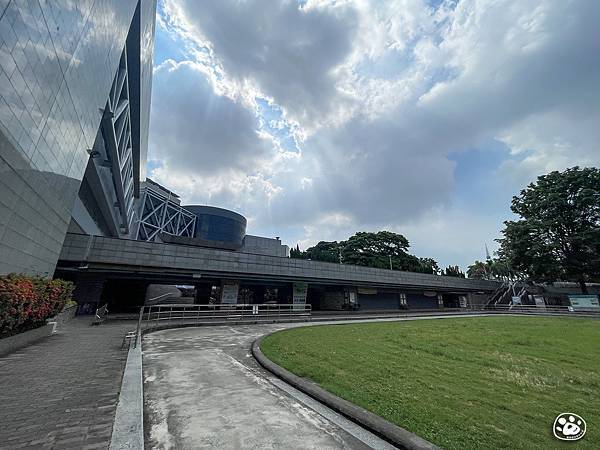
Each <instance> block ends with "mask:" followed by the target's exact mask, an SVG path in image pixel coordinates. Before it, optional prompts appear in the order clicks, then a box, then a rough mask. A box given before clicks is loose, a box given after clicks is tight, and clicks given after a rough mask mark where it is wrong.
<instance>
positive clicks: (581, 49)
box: [150, 0, 600, 263]
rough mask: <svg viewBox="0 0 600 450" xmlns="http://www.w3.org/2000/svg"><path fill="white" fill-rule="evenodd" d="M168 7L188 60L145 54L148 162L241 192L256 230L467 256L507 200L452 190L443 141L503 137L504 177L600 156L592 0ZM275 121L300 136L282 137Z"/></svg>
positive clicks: (263, 0)
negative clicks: (150, 70)
mask: <svg viewBox="0 0 600 450" xmlns="http://www.w3.org/2000/svg"><path fill="white" fill-rule="evenodd" d="M164 10H165V11H166V15H167V16H166V17H165V20H164V24H165V26H166V27H167V28H169V27H170V28H171V31H170V32H174V33H177V34H178V35H179V36H180V37H181V38H182V39H184V40H186V41H187V42H189V46H190V49H191V51H190V52H189V55H190V59H191V60H190V61H186V62H183V63H179V64H175V63H172V62H168V63H165V64H164V65H163V66H161V67H159V68H157V69H156V73H155V81H154V86H155V91H154V97H153V119H152V130H153V131H152V141H151V142H152V146H151V154H150V156H151V157H152V158H153V159H157V160H159V161H161V163H162V165H161V166H160V167H159V168H158V169H156V170H154V173H153V176H155V177H157V178H160V179H159V181H161V182H164V183H165V184H167V185H168V186H170V187H172V188H173V189H174V190H179V191H180V192H181V193H182V195H183V197H184V199H185V200H186V201H194V202H210V203H213V204H218V205H219V206H224V207H230V208H235V209H238V210H240V211H241V212H243V213H244V214H246V215H247V216H248V217H249V218H250V219H251V224H252V226H253V227H254V228H253V229H252V232H254V233H260V230H263V229H271V227H278V228H279V229H280V230H281V235H282V236H283V237H284V239H285V237H286V229H289V230H294V231H290V232H289V234H288V238H289V239H290V240H295V241H300V242H302V243H309V242H315V241H318V240H321V239H343V238H346V237H347V236H348V234H352V233H353V232H354V231H358V230H361V229H377V228H380V227H388V228H393V229H395V230H401V231H404V232H405V234H406V235H407V237H408V238H409V240H411V241H413V242H414V243H415V249H418V250H421V249H422V251H423V252H427V254H429V255H431V256H436V255H442V256H440V258H446V257H448V258H456V259H457V262H462V261H464V260H465V259H468V258H471V259H473V258H475V257H478V258H479V257H480V256H481V255H480V251H479V249H480V247H481V246H482V245H483V244H482V243H481V242H483V241H487V242H488V243H490V242H492V240H493V239H494V238H495V237H497V232H498V229H499V228H500V227H501V222H502V220H503V219H504V218H505V217H506V215H507V210H508V205H505V207H504V208H500V209H499V210H498V213H497V214H495V215H493V214H492V215H490V214H488V213H483V212H481V211H479V210H478V205H476V204H470V205H467V206H466V207H465V206H460V207H459V206H457V205H459V204H461V205H463V203H461V201H460V200H461V199H460V198H457V195H458V194H457V191H456V187H457V185H459V184H460V185H464V184H465V183H468V176H467V177H463V178H461V179H456V176H455V168H456V164H455V163H454V162H453V161H451V160H450V159H449V158H448V156H449V155H450V154H452V153H454V152H460V151H464V150H467V149H470V148H475V147H478V148H480V147H481V146H484V145H485V144H486V143H488V142H490V141H492V140H494V139H496V140H499V141H501V142H503V143H505V144H506V145H507V146H508V147H509V148H510V149H511V151H512V153H513V156H514V157H513V158H512V159H510V160H508V159H507V160H506V161H504V162H503V163H500V164H499V166H498V167H497V168H496V170H495V171H490V174H489V176H496V177H499V178H502V179H506V180H507V181H506V183H504V184H502V183H499V184H498V186H503V189H505V190H509V191H510V192H516V191H518V190H519V189H520V188H521V187H522V186H523V185H524V184H526V183H527V182H529V181H531V179H532V178H533V177H535V176H537V175H539V174H541V173H543V172H545V171H548V170H552V169H557V168H558V169H562V168H564V167H567V166H570V165H575V164H579V165H593V164H598V163H599V162H600V161H599V159H600V157H599V155H600V151H599V150H598V144H597V143H598V142H599V141H600V129H599V128H598V126H597V124H598V123H600V122H599V119H600V112H599V111H600V108H599V106H600V89H598V88H597V84H598V80H599V79H600V59H599V58H598V57H597V55H598V54H599V53H600V48H599V47H598V42H600V28H598V27H597V23H598V21H599V19H600V3H599V2H595V1H586V0H580V1H575V0H574V1H568V2H567V1H564V2H557V1H554V0H539V1H533V0H523V1H520V2H514V1H508V0H506V1H491V0H489V1H488V0H463V1H460V2H458V3H456V2H453V1H446V2H444V3H443V4H442V5H441V6H439V7H438V8H433V7H432V6H430V5H429V4H428V3H427V2H424V1H423V2H420V1H385V2H384V1H376V0H374V1H367V0H356V1H339V0H338V1H333V0H319V1H317V0H310V1H308V2H306V3H305V4H304V6H299V2H297V1H295V0H287V1H281V2H272V1H270V0H245V1H242V2H240V1H234V0H223V1H219V2H208V1H202V2H200V1H192V0H165V8H164ZM257 99H263V100H266V101H267V102H268V103H270V105H271V106H270V108H271V109H272V110H273V111H275V112H277V114H275V113H273V114H271V115H269V114H270V113H269V112H268V111H267V112H265V111H262V110H261V109H260V108H259V107H258V103H257ZM286 131H289V135H290V136H292V139H293V140H294V146H298V147H299V151H298V152H290V151H287V150H285V148H286V147H285V146H284V145H282V143H281V139H282V138H281V136H280V135H279V134H278V133H280V132H281V133H283V134H282V135H285V132H286ZM169 183H170V184H169ZM502 194H503V196H506V195H505V194H506V192H502ZM493 195H494V194H493V192H491V193H490V196H493ZM298 230H301V231H298ZM319 234H320V236H317V235H319ZM428 236H430V238H428ZM290 243H295V242H293V241H292V242H290ZM443 255H446V256H443ZM461 255H462V256H461ZM465 255H466V256H465ZM458 259H460V261H458ZM450 262H451V261H448V263H450Z"/></svg>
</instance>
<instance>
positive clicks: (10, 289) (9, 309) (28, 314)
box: [0, 273, 74, 337]
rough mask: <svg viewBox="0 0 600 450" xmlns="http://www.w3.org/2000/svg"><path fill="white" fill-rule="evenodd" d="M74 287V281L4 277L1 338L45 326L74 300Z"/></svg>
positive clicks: (0, 293) (0, 282)
mask: <svg viewBox="0 0 600 450" xmlns="http://www.w3.org/2000/svg"><path fill="white" fill-rule="evenodd" d="M73 288H74V286H73V283H71V282H70V281H63V280H48V279H46V278H42V277H36V276H29V275H18V274H14V273H13V274H9V275H5V276H0V337H4V336H10V335H13V334H17V333H21V332H23V331H26V330H30V329H32V328H37V327H40V326H42V325H44V324H45V323H46V319H49V318H50V317H53V316H55V315H56V314H58V313H59V312H60V311H62V309H63V308H64V306H65V304H66V303H67V302H68V301H70V300H71V298H72V294H73Z"/></svg>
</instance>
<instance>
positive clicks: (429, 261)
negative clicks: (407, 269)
mask: <svg viewBox="0 0 600 450" xmlns="http://www.w3.org/2000/svg"><path fill="white" fill-rule="evenodd" d="M418 261H419V265H418V267H417V268H416V269H414V270H412V271H413V272H420V273H431V274H433V275H439V274H440V273H442V270H441V269H440V266H438V263H437V261H436V260H435V259H433V258H418Z"/></svg>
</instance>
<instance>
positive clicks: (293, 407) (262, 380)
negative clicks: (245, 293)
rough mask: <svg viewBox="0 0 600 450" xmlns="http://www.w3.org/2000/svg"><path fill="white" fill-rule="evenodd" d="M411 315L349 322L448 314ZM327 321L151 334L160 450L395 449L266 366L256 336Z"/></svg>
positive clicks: (152, 403) (154, 433)
mask: <svg viewBox="0 0 600 450" xmlns="http://www.w3.org/2000/svg"><path fill="white" fill-rule="evenodd" d="M452 317H476V316H475V315H465V316H442V315H440V316H437V317H407V318H400V319H399V318H386V319H375V320H348V321H346V322H345V323H364V322H374V321H376V322H388V321H399V320H402V321H404V320H422V319H428V320H444V319H451V318H452ZM325 323H331V324H340V322H339V321H337V322H321V323H314V322H313V323H280V324H263V325H236V326H212V327H199V328H179V329H170V330H163V331H156V332H153V333H149V334H147V335H145V336H144V341H143V359H144V360H143V371H144V402H145V403H144V432H145V434H146V436H145V442H146V446H147V447H148V448H160V449H178V448H186V449H188V448H189V449H191V448H193V449H200V448H219V449H259V448H260V449H262V448H269V449H279V448H285V449H296V448H301V449H307V448H314V449H324V448H327V449H334V448H335V449H337V448H344V449H348V448H351V449H364V448H377V449H389V448H394V447H392V446H390V445H389V444H388V443H387V442H385V441H382V440H381V439H380V438H378V437H377V436H374V435H373V434H371V433H370V432H368V431H367V430H365V429H363V428H361V427H359V426H358V425H356V424H354V423H352V422H350V421H349V420H347V419H345V418H344V417H342V416H340V415H339V414H337V413H335V412H334V411H332V410H331V409H329V408H327V407H325V406H324V405H322V404H321V403H319V402H317V401H315V400H313V399H311V398H310V397H308V396H306V395H304V394H302V393H301V392H299V391H297V390H296V389H294V388H293V387H291V386H289V385H288V384H287V383H285V382H283V381H282V380H280V379H279V378H277V377H275V376H273V375H272V374H270V373H269V372H267V371H265V370H264V369H262V368H261V367H260V366H259V365H258V364H257V363H256V361H255V360H254V357H253V356H252V355H251V353H250V347H251V344H252V342H253V341H254V340H255V339H256V338H257V337H259V336H262V335H264V334H268V333H270V332H272V331H276V330H281V329H286V328H293V327H300V326H311V325H318V324H325Z"/></svg>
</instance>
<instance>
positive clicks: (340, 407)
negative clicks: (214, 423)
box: [252, 333, 440, 450]
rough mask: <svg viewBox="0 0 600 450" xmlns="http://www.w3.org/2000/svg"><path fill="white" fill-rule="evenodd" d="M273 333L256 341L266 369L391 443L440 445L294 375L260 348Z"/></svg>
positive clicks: (421, 449)
mask: <svg viewBox="0 0 600 450" xmlns="http://www.w3.org/2000/svg"><path fill="white" fill-rule="evenodd" d="M271 334H273V333H269V334H266V335H264V336H261V337H259V338H258V339H256V340H255V341H254V342H253V343H252V355H253V356H254V358H255V359H256V361H257V362H258V363H259V364H260V365H261V366H262V367H263V368H265V369H266V370H268V371H269V372H271V373H272V374H274V375H276V376H277V377H279V378H281V379H282V380H284V381H285V382H286V383H288V384H290V385H291V386H293V387H295V388H296V389H298V390H299V391H302V392H304V393H305V394H307V395H309V396H310V397H312V398H314V399H315V400H317V401H319V402H321V403H323V404H324V405H326V406H327V407H329V408H331V409H332V410H334V411H336V412H338V413H340V414H341V415H343V416H344V417H346V418H348V419H350V420H351V421H353V422H355V423H357V424H358V425H360V426H362V427H363V428H366V429H367V430H369V431H370V432H372V433H374V434H376V435H377V436H379V437H381V438H382V439H384V440H386V441H387V442H389V443H390V444H393V445H395V446H396V447H398V448H403V449H410V450H432V449H440V447H437V446H436V445H434V444H432V443H431V442H429V441H426V440H425V439H423V438H421V437H419V436H417V435H416V434H414V433H411V432H410V431H408V430H405V429H404V428H401V427H399V426H397V425H394V424H393V423H391V422H389V421H387V420H385V419H383V418H382V417H379V416H378V415H376V414H373V413H372V412H370V411H367V410H366V409H364V408H361V407H360V406H358V405H355V404H354V403H351V402H349V401H347V400H344V399H342V398H340V397H338V396H336V395H333V394H331V393H330V392H328V391H326V390H325V389H323V388H321V387H320V386H318V385H317V384H315V383H313V382H312V381H309V380H306V379H304V378H301V377H299V376H297V375H294V374H293V373H291V372H290V371H288V370H286V369H284V368H283V367H281V366H279V365H277V364H275V363H274V362H273V361H271V360H270V359H268V358H267V357H266V356H265V355H264V353H263V352H262V351H261V349H260V344H261V342H262V340H263V339H264V338H265V337H267V336H270V335H271Z"/></svg>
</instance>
